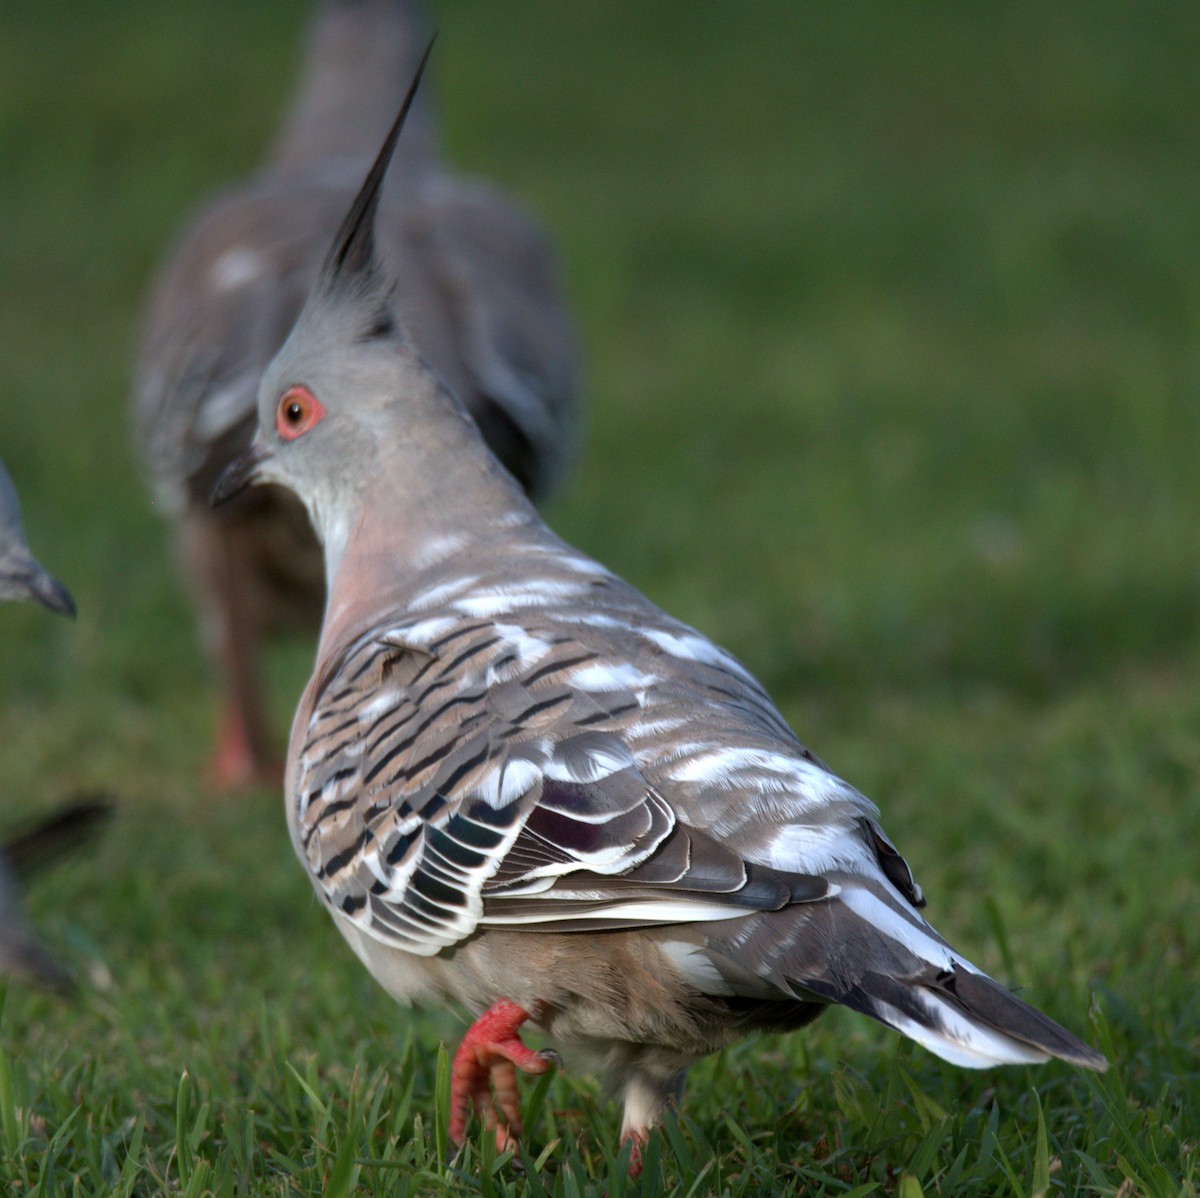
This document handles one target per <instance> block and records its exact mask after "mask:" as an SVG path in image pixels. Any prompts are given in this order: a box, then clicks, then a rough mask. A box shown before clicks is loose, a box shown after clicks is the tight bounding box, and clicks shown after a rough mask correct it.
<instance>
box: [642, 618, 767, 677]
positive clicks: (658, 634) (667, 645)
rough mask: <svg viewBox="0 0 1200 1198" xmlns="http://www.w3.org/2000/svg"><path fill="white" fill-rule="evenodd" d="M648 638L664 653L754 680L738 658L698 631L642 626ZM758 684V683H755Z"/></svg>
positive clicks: (643, 634)
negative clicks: (672, 630)
mask: <svg viewBox="0 0 1200 1198" xmlns="http://www.w3.org/2000/svg"><path fill="white" fill-rule="evenodd" d="M638 631H639V632H640V633H641V635H642V636H644V637H645V638H646V640H648V641H650V642H652V643H653V644H655V645H657V646H658V647H659V648H660V649H662V650H663V652H664V653H669V654H670V655H671V656H672V657H678V658H681V659H682V660H684V661H696V662H700V663H701V664H702V665H709V666H719V667H720V668H721V669H725V670H732V671H733V672H734V673H735V674H738V675H740V676H741V677H742V678H744V679H746V680H747V681H748V682H754V679H753V677H752V675H751V674H750V672H749V671H748V670H747V669H746V668H745V666H743V665H742V664H741V663H740V662H739V661H738V660H737V658H735V657H733V656H732V655H731V654H729V653H726V652H725V650H724V649H721V648H718V647H717V646H716V645H714V644H713V643H712V641H710V640H708V639H707V638H706V637H702V636H701V635H700V634H699V633H698V632H684V631H680V632H668V631H667V630H666V629H665V628H641V629H639V630H638ZM755 685H756V686H757V685H758V684H757V683H755Z"/></svg>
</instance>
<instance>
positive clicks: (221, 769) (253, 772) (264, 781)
mask: <svg viewBox="0 0 1200 1198" xmlns="http://www.w3.org/2000/svg"><path fill="white" fill-rule="evenodd" d="M208 772H209V776H210V777H211V779H212V781H213V784H214V785H215V786H216V787H217V788H218V789H219V790H225V791H236V790H247V789H251V788H254V787H264V788H269V787H278V786H280V785H281V784H282V782H283V762H281V761H279V760H276V759H272V758H269V757H266V756H264V755H263V754H262V753H260V752H259V751H258V750H257V749H256V748H255V746H254V745H253V743H252V741H251V738H250V736H249V734H248V733H247V731H246V727H245V725H244V723H243V722H242V721H241V720H239V719H238V718H237V716H236V715H235V714H234V713H232V712H230V711H226V712H225V713H224V714H223V716H222V717H221V727H220V731H219V732H218V734H217V743H216V744H215V745H214V746H213V752H212V757H211V758H210V760H209V765H208Z"/></svg>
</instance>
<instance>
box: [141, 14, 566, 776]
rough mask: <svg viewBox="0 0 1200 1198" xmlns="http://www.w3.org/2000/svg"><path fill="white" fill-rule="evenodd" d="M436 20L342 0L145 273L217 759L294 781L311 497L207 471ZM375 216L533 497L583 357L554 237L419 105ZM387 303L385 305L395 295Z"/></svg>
mask: <svg viewBox="0 0 1200 1198" xmlns="http://www.w3.org/2000/svg"><path fill="white" fill-rule="evenodd" d="M424 40H425V33H424V27H423V22H422V20H421V17H420V13H419V10H418V9H417V7H416V6H415V5H413V4H411V3H407V2H405V0H327V2H326V3H324V4H323V5H322V6H321V7H320V8H319V10H318V12H317V15H316V20H315V23H314V26H313V29H312V35H311V42H310V45H309V49H308V54H307V57H306V59H305V61H304V64H303V66H302V69H301V74H300V81H299V89H298V92H297V95H296V96H295V98H294V100H293V102H292V104H291V107H290V109H289V111H288V113H287V116H286V118H285V120H284V123H283V128H282V131H281V133H280V135H279V138H278V141H277V143H276V145H275V147H274V149H273V151H272V152H271V153H270V154H269V156H268V158H267V161H266V164H265V165H264V167H263V168H262V170H261V171H260V172H259V173H258V174H257V175H255V176H253V177H252V178H251V179H249V180H247V181H246V182H244V183H242V184H240V185H239V186H237V187H235V188H234V189H232V190H230V191H228V192H227V193H225V194H224V195H222V196H220V197H218V198H217V199H215V200H214V201H213V202H212V203H210V204H209V205H208V206H207V207H205V208H204V209H203V210H202V211H201V212H200V213H199V215H198V216H196V217H195V218H194V219H193V220H192V221H191V222H190V223H189V224H188V226H187V228H186V230H185V232H184V234H183V236H182V238H181V239H180V240H179V242H178V243H177V245H176V246H175V248H174V250H173V251H172V252H171V253H170V254H169V256H168V257H167V259H166V262H165V264H164V266H163V268H162V271H161V273H160V275H159V278H158V280H157V282H156V283H155V285H154V287H153V288H152V290H151V293H150V296H149V299H148V302H147V305H146V312H145V325H144V330H143V336H142V340H141V348H140V354H139V358H138V362H137V367H136V377H135V414H136V431H137V436H138V438H139V440H140V445H141V450H142V455H143V458H144V460H145V462H146V463H147V466H148V469H149V472H150V474H151V477H152V482H153V487H154V492H155V494H156V496H157V499H158V501H159V503H160V504H161V506H162V508H163V509H164V511H165V512H166V513H167V514H168V515H169V516H170V518H171V519H172V520H173V521H174V522H175V524H176V527H177V531H178V537H179V547H180V550H181V556H182V559H183V566H184V569H185V572H186V574H187V577H188V579H189V581H190V583H191V588H192V592H193V595H194V599H195V602H196V604H197V606H198V607H199V609H200V615H201V624H202V631H203V634H204V639H205V642H206V646H207V648H208V650H209V652H210V654H211V657H212V659H213V661H214V663H215V666H216V669H217V671H218V674H219V677H220V685H221V687H222V689H223V692H224V702H223V714H222V715H221V717H220V724H219V729H218V736H217V744H216V746H215V748H214V752H213V759H212V763H211V772H212V774H213V777H214V779H215V781H216V782H217V783H218V784H220V785H222V786H225V787H236V786H240V785H244V784H248V783H256V782H274V783H277V782H278V780H279V764H278V761H277V760H276V759H275V757H274V755H273V753H272V747H271V746H272V738H271V736H270V731H269V728H268V726H267V719H266V715H265V711H264V707H263V698H262V694H261V683H260V672H259V655H260V651H261V647H262V643H263V641H264V639H265V638H266V637H267V636H268V635H270V634H272V633H274V632H276V631H279V630H283V629H285V628H288V627H293V628H295V627H301V628H302V627H312V628H313V629H315V628H316V626H317V625H318V623H319V620H320V615H321V611H322V607H323V602H324V587H323V572H322V567H321V556H320V551H319V548H318V546H317V543H316V540H315V539H314V537H313V534H312V531H311V529H310V527H309V524H308V521H307V519H306V517H305V515H304V512H303V509H302V508H301V506H300V505H299V504H298V503H297V501H296V500H295V498H294V497H293V496H292V495H291V494H290V493H288V492H287V491H284V490H283V489H280V488H264V489H260V490H258V491H256V492H255V493H253V494H251V495H246V496H243V497H242V498H241V499H239V501H238V502H236V503H234V504H230V505H228V506H227V507H226V508H223V509H222V510H220V511H218V512H214V511H213V510H212V509H211V507H210V504H209V496H210V494H211V491H212V485H213V481H214V480H215V479H216V477H217V475H218V474H219V473H220V471H221V469H222V468H223V467H224V466H225V465H226V464H227V463H228V462H229V461H230V460H231V459H232V458H233V457H234V456H235V455H236V454H238V453H239V452H240V451H241V450H243V449H244V448H245V447H246V446H247V445H248V444H249V442H250V438H251V435H252V433H253V427H254V404H255V396H256V393H257V388H258V383H259V379H260V377H261V375H262V373H263V370H264V369H265V368H266V366H267V364H268V363H269V362H270V360H271V357H272V356H273V355H274V353H275V352H276V351H277V350H278V349H279V347H280V345H281V344H282V343H283V340H284V338H285V336H286V335H287V333H288V330H289V329H290V328H291V326H292V324H293V323H294V322H295V319H296V317H297V315H298V314H299V311H300V308H301V306H302V305H303V303H304V300H305V298H306V296H307V294H308V292H309V290H310V289H311V287H312V285H313V283H314V282H315V280H316V277H317V271H318V269H319V267H320V264H321V260H322V258H323V257H324V254H325V250H326V248H327V246H328V244H329V241H330V239H331V237H332V235H333V233H334V230H335V229H336V228H337V225H338V222H339V220H340V219H341V217H342V214H343V213H344V212H345V209H346V207H347V206H348V204H349V202H350V200H351V198H352V197H353V195H354V193H355V191H356V190H357V188H358V185H359V183H360V182H361V180H362V177H363V174H364V173H365V171H366V169H367V168H368V166H369V165H370V162H371V160H372V158H373V157H374V153H375V150H376V149H377V148H378V146H379V142H380V140H381V139H382V137H383V135H384V133H385V132H386V130H387V127H388V124H389V122H390V121H391V118H392V116H393V115H394V113H395V111H396V108H397V106H398V104H399V101H400V98H401V96H402V95H403V93H404V89H405V87H406V86H407V84H408V81H409V79H410V78H411V76H412V72H413V68H414V66H415V64H416V61H417V58H418V57H419V54H420V51H421V49H422V47H423V44H424ZM377 236H378V241H379V246H380V251H381V253H382V255H383V258H384V261H385V262H386V264H387V269H388V272H389V275H390V277H392V278H394V279H396V280H397V283H398V286H397V291H396V297H397V299H396V307H397V314H398V316H399V318H400V319H401V320H402V321H403V322H404V327H405V328H406V329H407V330H409V332H410V333H411V335H412V337H413V338H414V340H415V342H416V344H417V346H418V347H419V349H420V352H421V354H422V355H423V357H424V358H425V359H426V360H427V361H428V362H429V364H430V365H431V366H432V367H433V369H434V370H435V371H436V372H437V373H438V374H439V375H440V377H441V378H442V379H444V380H445V382H446V383H447V384H448V385H449V386H450V387H451V388H452V389H453V390H454V392H455V394H456V395H458V396H459V398H460V399H461V400H462V401H463V403H464V404H465V405H466V408H467V410H468V411H469V412H470V413H471V415H472V416H473V417H474V419H475V420H476V421H477V423H478V424H479V427H480V429H481V430H482V432H483V434H484V437H485V438H486V439H487V442H488V444H489V445H490V446H491V448H492V450H493V451H494V452H495V453H496V455H497V456H498V457H499V458H500V460H501V461H502V462H503V463H504V465H505V466H506V467H507V468H508V470H509V471H510V472H511V473H512V474H513V475H514V477H516V478H517V479H518V481H519V482H520V483H521V485H522V486H523V487H524V488H525V489H526V490H527V491H528V492H529V493H530V494H531V495H533V496H534V497H535V498H540V497H543V496H546V495H548V494H550V493H551V492H552V491H553V490H554V488H555V487H556V486H557V485H558V484H559V483H560V482H561V481H562V480H563V477H564V475H565V473H566V471H567V468H568V466H569V465H570V463H571V460H572V458H573V454H574V449H575V444H576V439H577V425H578V402H577V391H578V381H577V370H576V358H575V350H574V344H573V337H572V334H571V329H570V325H569V322H568V319H567V315H566V312H565V311H564V309H563V306H562V301H561V298H560V295H559V288H558V284H557V280H556V271H555V266H554V262H553V258H552V255H551V253H550V252H549V249H548V247H547V245H546V243H545V242H544V241H543V239H542V237H541V236H540V234H539V233H538V231H537V230H536V229H535V227H534V226H533V225H532V224H531V222H530V221H529V219H528V218H527V217H526V216H524V215H523V214H522V213H521V212H520V211H518V210H517V209H516V208H515V207H514V206H513V205H512V203H511V202H510V201H508V200H507V199H505V198H504V197H502V196H501V195H499V194H498V193H497V192H496V191H494V190H492V189H491V188H489V187H487V186H485V185H483V184H480V183H477V182H474V181H465V180H463V179H460V178H456V177H454V176H452V175H450V174H449V173H448V172H447V171H446V170H445V168H444V167H443V166H442V165H441V163H440V161H439V157H438V149H437V144H436V137H435V130H434V117H433V113H432V112H431V110H430V105H429V104H428V103H427V102H425V101H422V102H420V103H418V105H417V108H416V110H415V111H414V112H413V121H412V124H411V126H410V128H409V131H408V134H407V135H406V140H405V146H404V148H403V150H402V151H401V152H400V154H399V157H398V161H397V163H396V169H395V170H394V171H393V172H392V174H391V178H390V181H389V184H388V187H387V188H386V189H385V191H384V194H383V196H382V198H381V203H380V210H379V218H378V228H377ZM388 319H391V317H390V315H389V316H388Z"/></svg>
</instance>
